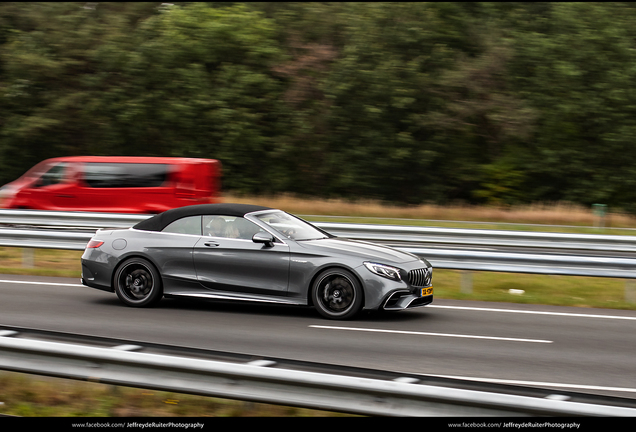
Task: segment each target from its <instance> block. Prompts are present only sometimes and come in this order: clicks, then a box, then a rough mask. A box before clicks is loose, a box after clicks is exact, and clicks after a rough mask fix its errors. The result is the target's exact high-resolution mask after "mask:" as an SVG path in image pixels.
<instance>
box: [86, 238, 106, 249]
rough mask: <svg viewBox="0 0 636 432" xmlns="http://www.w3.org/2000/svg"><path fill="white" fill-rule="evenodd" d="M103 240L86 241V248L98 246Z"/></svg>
mask: <svg viewBox="0 0 636 432" xmlns="http://www.w3.org/2000/svg"><path fill="white" fill-rule="evenodd" d="M103 244H104V242H103V241H100V240H91V241H89V242H88V244H87V245H86V249H95V248H98V247H100V246H101V245H103Z"/></svg>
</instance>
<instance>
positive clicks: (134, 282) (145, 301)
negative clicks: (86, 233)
mask: <svg viewBox="0 0 636 432" xmlns="http://www.w3.org/2000/svg"><path fill="white" fill-rule="evenodd" d="M114 285H115V293H117V297H119V299H120V300H121V301H122V302H123V303H124V304H125V305H127V306H134V307H146V306H152V305H154V304H156V303H157V302H158V301H159V300H161V297H162V296H163V288H162V286H161V277H160V275H159V273H158V272H157V270H156V269H155V267H154V266H153V265H152V264H151V263H150V262H148V261H147V260H145V259H143V258H131V259H129V260H127V261H126V262H124V263H123V264H122V265H121V266H120V267H119V269H118V270H117V273H116V274H115V279H114Z"/></svg>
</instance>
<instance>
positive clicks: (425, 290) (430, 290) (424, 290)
mask: <svg viewBox="0 0 636 432" xmlns="http://www.w3.org/2000/svg"><path fill="white" fill-rule="evenodd" d="M432 294H433V287H428V288H422V297H426V296H429V295H432Z"/></svg>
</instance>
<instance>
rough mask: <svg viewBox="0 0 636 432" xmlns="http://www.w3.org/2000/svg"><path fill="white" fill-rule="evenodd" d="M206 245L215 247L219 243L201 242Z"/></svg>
mask: <svg viewBox="0 0 636 432" xmlns="http://www.w3.org/2000/svg"><path fill="white" fill-rule="evenodd" d="M203 244H204V245H205V246H207V247H217V246H218V245H219V244H218V243H214V242H205V243H203Z"/></svg>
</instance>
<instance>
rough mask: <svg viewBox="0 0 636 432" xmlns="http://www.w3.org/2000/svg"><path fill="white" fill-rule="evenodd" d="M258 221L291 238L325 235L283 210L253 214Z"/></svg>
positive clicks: (312, 237)
mask: <svg viewBox="0 0 636 432" xmlns="http://www.w3.org/2000/svg"><path fill="white" fill-rule="evenodd" d="M255 216H256V218H258V219H259V220H260V221H262V222H265V223H266V224H267V225H269V226H270V227H272V228H273V229H275V230H276V231H278V232H279V233H281V234H282V235H284V236H285V237H287V238H289V239H292V240H316V239H322V238H327V235H325V233H323V232H322V231H320V230H318V229H317V228H315V227H314V226H312V225H310V224H308V223H307V222H305V221H303V220H301V219H298V218H297V217H294V216H292V215H290V214H288V213H285V212H283V211H274V212H268V213H261V214H258V215H255Z"/></svg>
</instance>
